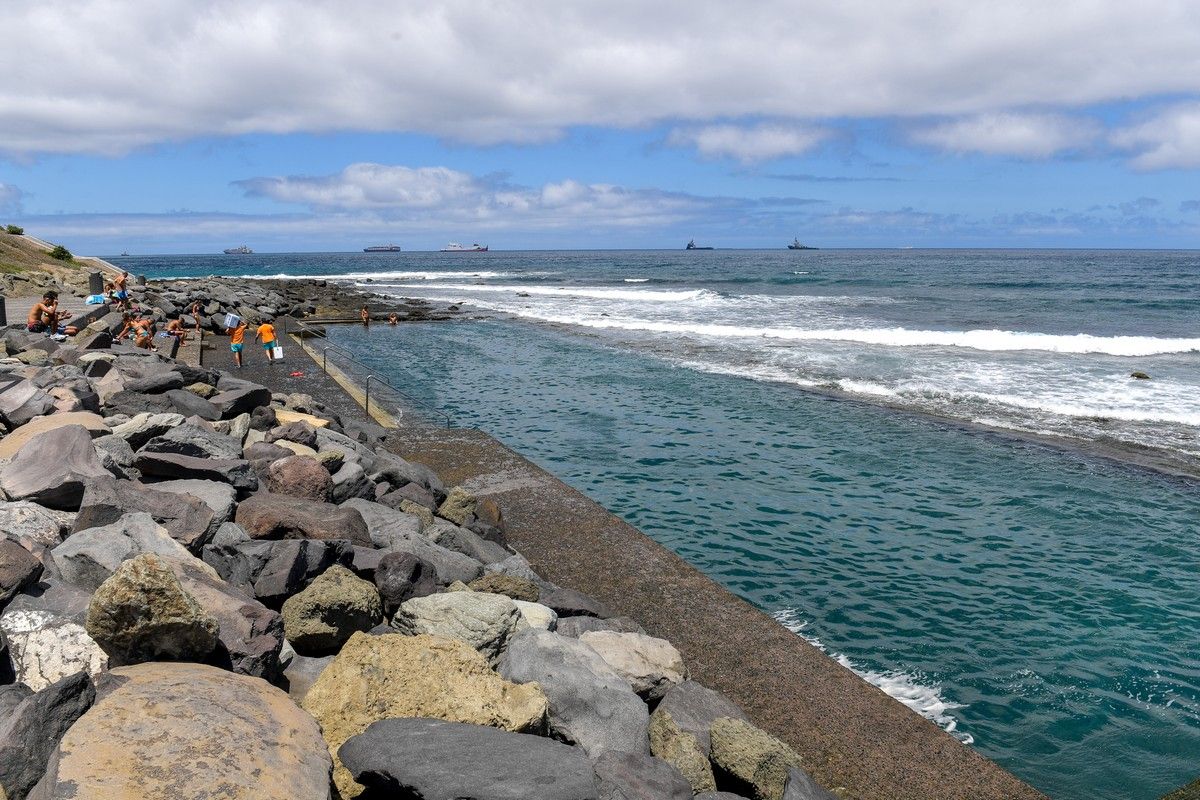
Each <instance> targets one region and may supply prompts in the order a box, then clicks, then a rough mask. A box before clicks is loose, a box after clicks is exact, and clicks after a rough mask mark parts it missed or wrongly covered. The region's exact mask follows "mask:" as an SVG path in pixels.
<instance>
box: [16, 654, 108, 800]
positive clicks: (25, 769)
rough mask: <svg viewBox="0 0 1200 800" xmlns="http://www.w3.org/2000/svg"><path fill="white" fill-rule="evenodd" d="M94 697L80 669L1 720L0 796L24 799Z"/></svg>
mask: <svg viewBox="0 0 1200 800" xmlns="http://www.w3.org/2000/svg"><path fill="white" fill-rule="evenodd" d="M95 699H96V689H95V687H94V686H93V685H92V679H91V678H89V677H88V674H87V673H86V672H77V673H75V674H74V675H69V676H67V677H65V678H62V679H61V680H59V681H56V682H55V683H53V684H51V685H50V686H47V687H46V688H45V689H42V690H41V691H40V692H38V693H37V694H30V695H29V696H27V697H25V699H24V700H22V701H21V702H20V703H18V704H17V705H16V707H15V708H13V710H12V711H11V712H10V713H9V714H7V715H6V716H5V718H4V719H3V720H0V797H8V798H10V800H24V798H25V797H26V796H27V795H28V794H29V790H30V789H32V788H33V787H34V785H35V784H36V783H37V782H38V781H39V780H40V779H41V777H42V774H43V773H44V772H45V771H46V765H47V763H48V762H49V761H50V756H51V755H52V754H53V753H54V750H55V748H57V747H58V742H59V740H60V739H61V738H62V737H63V734H65V733H66V732H67V730H68V729H69V728H70V727H71V726H72V725H74V724H75V721H76V720H78V719H79V718H80V717H81V716H83V713H84V712H85V711H87V710H88V708H89V707H90V706H91V705H92V702H93V701H94V700H95Z"/></svg>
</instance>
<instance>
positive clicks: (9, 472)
mask: <svg viewBox="0 0 1200 800" xmlns="http://www.w3.org/2000/svg"><path fill="white" fill-rule="evenodd" d="M47 454H53V456H52V457H47ZM108 477H110V476H109V473H108V470H106V469H105V468H104V465H103V464H101V463H100V458H99V457H98V456H97V455H96V448H95V447H94V446H93V445H92V437H91V434H90V433H88V430H87V429H86V428H84V427H83V426H81V425H67V426H65V427H62V428H55V429H53V430H49V431H46V432H45V433H41V434H38V435H37V436H35V437H33V438H32V439H30V440H29V441H28V442H27V443H26V444H25V446H24V447H22V448H21V450H20V452H18V453H17V455H16V456H15V457H14V458H13V459H12V461H10V462H9V463H8V465H7V466H5V467H4V469H3V470H2V471H0V489H3V490H4V493H5V494H6V495H8V497H9V499H11V500H32V501H34V502H36V503H39V504H40V505H44V506H48V507H50V508H58V509H64V510H67V511H74V510H76V509H78V508H79V503H80V501H81V500H83V489H84V485H85V483H86V482H87V481H88V480H89V479H94V478H108Z"/></svg>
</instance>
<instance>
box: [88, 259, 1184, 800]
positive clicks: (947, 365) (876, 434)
mask: <svg viewBox="0 0 1200 800" xmlns="http://www.w3.org/2000/svg"><path fill="white" fill-rule="evenodd" d="M110 260H111V261H113V262H114V263H116V264H120V265H122V266H125V267H126V268H128V269H129V270H130V271H131V272H134V273H141V274H146V275H148V276H151V277H165V276H187V275H210V274H223V275H247V276H264V277H265V276H272V277H275V276H289V275H290V276H297V277H301V276H303V277H311V276H321V277H327V278H329V279H334V280H340V281H345V282H347V283H350V284H355V285H358V286H360V287H362V288H365V289H369V290H373V291H376V292H379V293H382V294H384V295H391V296H397V297H423V298H428V299H431V300H443V301H454V302H461V303H463V304H464V305H465V306H466V307H469V308H471V309H474V310H476V311H477V312H478V313H476V314H473V315H471V317H472V318H471V319H469V320H468V321H463V322H456V323H422V324H414V325H401V326H397V327H395V328H390V327H388V326H386V325H381V324H375V325H372V326H371V328H370V329H369V330H364V329H362V328H361V327H358V326H354V327H349V326H347V327H341V328H331V331H330V335H331V337H332V338H334V339H335V340H336V341H337V342H339V343H342V344H345V345H348V346H350V347H352V348H353V349H354V350H355V351H356V352H357V353H359V354H360V358H362V359H363V360H364V361H367V362H369V363H371V364H372V365H373V366H374V367H375V368H377V369H379V370H380V371H382V372H384V373H386V374H388V375H389V376H390V377H391V378H392V379H393V380H394V382H395V383H396V384H397V385H399V386H402V387H404V389H405V390H406V391H407V392H409V393H410V394H412V395H414V396H415V397H417V398H419V399H420V400H422V401H423V402H426V403H429V404H432V405H434V406H436V407H438V408H440V409H442V410H444V411H445V412H446V413H448V414H450V415H451V416H452V417H453V419H454V421H455V422H456V423H457V424H458V425H464V426H466V425H470V426H477V427H480V428H483V429H485V430H487V431H488V432H489V433H491V434H493V435H494V436H496V437H497V438H499V439H501V440H502V441H504V442H505V443H507V444H509V445H510V446H512V447H513V448H514V449H516V450H519V451H520V452H522V453H523V454H525V455H527V456H528V457H530V458H531V459H533V460H534V461H537V462H538V463H540V464H541V465H542V466H544V467H545V468H547V469H548V470H550V471H551V472H554V473H555V474H557V475H558V476H559V477H561V478H562V479H563V480H565V481H566V482H568V483H570V484H572V485H574V486H576V487H578V488H580V489H581V490H583V491H585V492H587V493H588V494H589V495H591V496H592V497H594V498H595V499H597V500H598V501H599V502H601V503H602V504H604V505H605V506H607V507H608V508H609V509H610V510H612V511H613V512H614V513H616V514H618V515H620V516H622V517H624V518H625V519H627V520H628V521H629V522H631V523H632V524H634V525H636V526H638V527H639V528H641V529H642V530H643V531H645V532H646V533H647V534H648V535H650V536H652V537H654V538H655V539H657V540H658V541H660V542H661V543H663V544H664V545H666V546H668V547H670V548H672V549H674V550H675V551H676V552H678V553H680V554H681V555H682V556H683V557H685V558H686V559H688V560H689V561H690V562H691V563H693V564H694V565H696V566H697V567H699V568H700V569H702V570H704V571H705V572H706V573H708V574H709V575H710V576H712V577H713V578H714V579H716V580H718V581H720V582H721V583H722V584H724V585H725V586H727V587H728V588H730V589H731V590H732V591H734V592H736V593H738V594H740V595H741V596H743V597H745V598H747V599H748V600H750V601H751V602H754V603H756V604H757V605H758V606H759V607H761V608H763V609H764V610H765V611H767V612H768V613H770V614H772V615H774V616H775V618H776V619H778V620H779V622H780V624H782V625H785V626H786V627H788V628H790V629H791V630H793V631H795V632H796V634H797V635H798V636H803V637H804V638H805V639H807V640H808V641H810V642H812V643H814V644H816V645H817V646H819V647H821V648H822V649H824V650H825V651H826V652H827V653H828V654H829V656H830V657H831V658H834V659H837V660H838V661H839V662H841V663H842V664H843V665H845V666H846V667H848V668H850V669H853V670H854V671H856V672H857V673H858V674H859V675H861V676H862V677H863V678H864V679H865V680H868V681H870V682H872V683H874V684H875V685H877V686H879V687H880V688H882V689H883V690H884V691H886V692H887V693H888V694H890V695H892V696H893V697H895V698H896V699H897V700H898V701H900V702H903V703H905V704H907V705H908V706H910V707H911V708H913V709H914V710H916V711H918V712H919V713H921V714H923V715H925V716H926V717H928V718H930V719H931V720H933V721H935V722H936V723H937V724H939V725H941V726H942V727H944V728H945V729H946V730H948V731H950V732H951V733H952V734H953V735H955V736H956V737H958V738H959V739H960V740H961V741H962V742H963V746H966V747H974V748H977V749H978V750H979V751H980V752H982V753H983V754H985V755H986V756H988V757H990V758H992V759H995V760H996V761H998V762H999V763H1000V764H1001V765H1003V766H1004V767H1006V768H1007V769H1009V770H1011V771H1012V772H1013V773H1015V774H1016V775H1018V776H1020V777H1021V778H1023V779H1025V780H1027V781H1028V782H1030V783H1031V784H1033V785H1034V786H1037V787H1038V788H1040V789H1042V790H1043V791H1045V792H1046V793H1047V794H1049V795H1050V796H1052V797H1054V798H1065V799H1067V800H1084V799H1085V798H1088V799H1090V798H1114V799H1116V798H1120V799H1121V800H1126V799H1129V800H1141V799H1143V798H1144V799H1146V800H1150V799H1151V798H1156V797H1158V796H1159V795H1161V794H1163V793H1165V792H1166V791H1168V790H1170V789H1172V788H1175V787H1177V786H1178V785H1180V784H1183V783H1186V782H1188V781H1190V780H1192V779H1193V778H1196V777H1197V776H1200V483H1198V482H1197V480H1196V479H1195V477H1194V476H1196V475H1200V252H1196V251H1179V252H1172V251H1083V250H1070V251H1047V250H1038V251H1010V250H979V251H971V250H941V251H939V250H861V251H855V250H820V251H786V250H778V251H774V250H773V251H754V250H749V251H739V250H732V251H721V250H716V251H702V252H685V251H682V250H680V251H579V252H574V251H569V252H542V251H538V252H490V253H483V254H441V253H386V254H362V253H357V254H311V253H304V254H262V255H250V256H144V257H128V258H126V257H122V258H111V259H110ZM380 305H381V306H383V305H386V303H384V302H383V301H381V304H380ZM1135 371H1137V372H1144V373H1146V374H1148V375H1149V376H1150V379H1149V380H1138V379H1135V378H1133V377H1131V373H1133V372H1135Z"/></svg>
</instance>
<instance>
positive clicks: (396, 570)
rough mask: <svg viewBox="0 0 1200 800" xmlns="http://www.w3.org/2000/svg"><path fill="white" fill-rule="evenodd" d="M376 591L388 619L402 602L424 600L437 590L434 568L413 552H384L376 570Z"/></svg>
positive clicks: (435, 569) (435, 570)
mask: <svg viewBox="0 0 1200 800" xmlns="http://www.w3.org/2000/svg"><path fill="white" fill-rule="evenodd" d="M375 588H376V589H378V590H379V597H380V599H381V600H382V601H383V613H384V614H385V615H386V616H388V617H390V616H392V615H393V614H395V613H396V609H397V608H399V607H400V604H401V603H403V602H404V601H405V600H410V599H412V598H414V597H425V596H426V595H430V594H433V593H434V592H436V591H437V590H438V583H437V568H436V567H434V566H433V564H430V563H429V562H428V561H426V560H425V559H423V558H418V557H417V556H414V555H413V554H412V553H397V552H392V553H386V554H384V556H383V558H381V559H380V560H379V564H378V565H377V566H376V567H375Z"/></svg>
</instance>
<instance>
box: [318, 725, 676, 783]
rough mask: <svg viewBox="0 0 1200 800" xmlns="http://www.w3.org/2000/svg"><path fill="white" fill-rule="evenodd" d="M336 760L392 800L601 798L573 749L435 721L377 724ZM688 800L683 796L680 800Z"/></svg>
mask: <svg viewBox="0 0 1200 800" xmlns="http://www.w3.org/2000/svg"><path fill="white" fill-rule="evenodd" d="M338 756H339V757H340V758H341V761H342V763H343V764H344V765H345V766H346V768H347V769H348V770H350V772H351V774H352V775H353V776H354V778H355V779H356V780H357V781H358V782H359V783H361V784H362V785H364V786H366V787H368V788H369V789H373V790H375V791H376V792H386V793H388V795H389V796H395V797H399V796H401V794H402V793H403V794H404V795H405V796H409V797H418V798H487V799H488V800H593V799H594V798H598V797H600V796H601V795H598V794H597V792H596V781H595V777H594V776H593V774H592V767H591V764H590V763H589V761H588V758H587V756H586V755H585V754H584V753H583V751H582V750H580V749H579V748H577V747H568V746H567V745H564V744H561V743H559V742H555V741H553V740H550V739H546V738H544V737H541V736H530V735H529V734H525V733H510V732H508V731H502V730H498V729H496V728H489V727H486V726H484V725H468V724H466V723H462V722H446V721H443V720H437V719H386V720H381V721H379V722H373V723H371V725H370V726H369V727H368V728H367V729H366V731H364V732H363V733H360V734H359V735H357V736H354V737H352V738H351V739H349V740H348V741H347V742H346V743H345V744H344V745H342V746H341V748H340V749H339V750H338ZM684 786H685V787H686V786H687V784H686V783H685V784H684ZM639 796H640V795H639ZM631 797H633V795H631ZM664 797H671V798H672V800H673V799H674V795H669V796H668V795H664ZM690 798H691V793H690V792H689V793H688V796H687V798H685V800H690Z"/></svg>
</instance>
